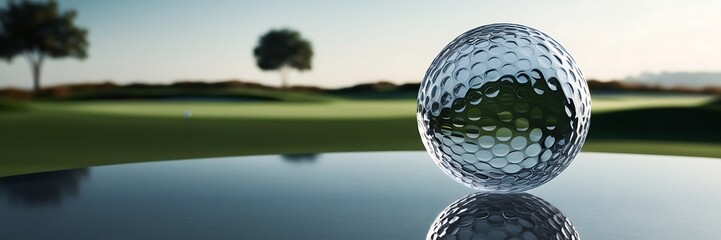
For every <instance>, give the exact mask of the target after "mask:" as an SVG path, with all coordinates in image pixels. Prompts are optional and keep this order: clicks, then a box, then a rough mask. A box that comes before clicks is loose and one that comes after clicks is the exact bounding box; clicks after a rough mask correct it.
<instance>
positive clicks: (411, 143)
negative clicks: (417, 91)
mask: <svg viewBox="0 0 721 240" xmlns="http://www.w3.org/2000/svg"><path fill="white" fill-rule="evenodd" d="M662 99H664V100H663V101H661V100H660V99H659V97H658V96H655V97H654V96H601V97H596V98H594V99H593V105H594V112H593V113H594V116H593V118H592V119H597V120H600V121H601V122H597V123H594V124H592V125H591V126H592V127H591V133H590V134H589V138H588V141H587V144H586V145H585V146H584V149H583V150H584V151H603V152H626V153H647V154H668V155H689V156H704V157H721V143H720V142H721V141H719V140H718V139H719V137H718V136H719V135H721V134H718V133H717V132H716V130H708V129H697V128H698V127H707V126H713V125H714V124H715V123H712V122H691V123H687V124H686V125H677V124H676V123H675V122H678V121H681V120H683V118H684V117H688V116H690V117H694V116H695V117H696V118H698V119H696V120H694V121H721V119H718V116H721V115H720V114H718V111H717V110H709V109H707V108H704V107H701V106H702V105H703V104H705V103H706V102H708V101H709V100H710V99H711V97H706V96H681V97H672V98H671V99H666V98H662ZM659 101H660V102H659ZM659 104H660V105H663V104H667V105H668V106H674V107H673V108H668V109H669V110H664V109H666V108H658V107H659V106H660V105H659ZM649 107H656V108H649ZM632 109H639V110H632ZM642 109H644V110H643V111H646V113H642V114H636V113H639V112H640V110H642ZM674 109H675V110H674ZM0 110H1V109H0ZM647 110H648V111H647ZM186 111H191V112H192V117H190V118H184V117H183V116H184V114H186ZM669 111H671V112H675V113H674V114H673V115H674V116H675V117H676V118H668V117H667V116H665V115H666V113H668V112H669ZM634 114H635V115H634ZM627 119H633V120H634V121H627ZM659 119H660V120H659ZM663 119H667V120H669V121H672V122H668V123H667V122H665V121H662V120H663ZM592 121H595V120H592ZM674 121H675V122H674ZM648 123H654V124H648ZM675 124H676V125H675ZM674 126H679V127H677V128H674ZM697 126H698V127H697ZM655 128H664V129H665V130H664V131H658V129H655ZM0 133H1V134H2V138H0V176H7V175H15V174H21V173H29V172H38V171H48V170H57V169H67V168H77V167H85V166H97V165H108V164H118V163H131V162H144V161H160V160H174V159H190V158H207V157H221V156H237V155H258V154H291V153H310V152H343V151H392V150H422V149H423V146H422V145H421V142H420V138H419V137H418V132H417V127H416V120H415V101H413V100H410V99H400V100H327V101H316V102H283V101H275V102H257V101H256V102H229V101H226V102H208V101H195V102H182V101H71V102H41V103H31V104H29V105H27V106H22V107H16V108H13V110H2V111H0ZM659 139H661V140H659ZM699 139H701V140H703V141H701V142H699V141H697V140H699Z"/></svg>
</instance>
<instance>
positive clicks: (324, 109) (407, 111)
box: [37, 95, 713, 119]
mask: <svg viewBox="0 0 721 240" xmlns="http://www.w3.org/2000/svg"><path fill="white" fill-rule="evenodd" d="M712 99H713V97H712V96H704V95H680V96H654V95H648V96H646V95H631V96H628V95H620V96H619V95H600V96H597V97H594V98H593V102H592V106H593V107H592V108H593V113H603V112H609V111H619V110H628V109H639V108H650V107H693V106H700V105H702V104H705V103H707V102H709V101H711V100H712ZM37 107H38V108H41V109H44V110H62V111H76V112H82V113H97V114H113V115H125V116H139V117H171V118H179V117H182V116H183V114H184V113H185V112H186V111H190V112H192V115H193V117H194V118H253V119H268V118H278V119H289V118H290V119H321V118H329V119H368V118H395V117H412V116H415V111H416V106H415V100H411V99H401V100H355V101H354V100H328V101H319V102H230V101H228V102H180V101H82V102H62V103H44V104H38V105H37Z"/></svg>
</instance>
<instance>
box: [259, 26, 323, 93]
mask: <svg viewBox="0 0 721 240" xmlns="http://www.w3.org/2000/svg"><path fill="white" fill-rule="evenodd" d="M253 55H255V59H256V64H257V65H258V67H259V68H260V69H261V70H280V71H281V78H282V81H283V87H286V85H287V83H286V74H287V73H286V70H287V69H288V68H295V69H297V70H299V71H304V70H308V69H310V68H311V58H312V57H313V47H312V45H311V43H310V42H309V41H308V40H306V39H304V38H303V37H302V36H301V35H300V33H299V32H298V31H295V30H292V29H288V28H284V29H273V30H270V31H269V32H267V33H266V34H264V35H262V36H260V38H259V40H258V45H257V46H256V47H255V49H254V50H253Z"/></svg>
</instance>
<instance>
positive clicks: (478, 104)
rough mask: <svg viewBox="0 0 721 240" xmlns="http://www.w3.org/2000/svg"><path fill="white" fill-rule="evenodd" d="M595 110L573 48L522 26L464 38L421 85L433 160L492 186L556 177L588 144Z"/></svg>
mask: <svg viewBox="0 0 721 240" xmlns="http://www.w3.org/2000/svg"><path fill="white" fill-rule="evenodd" d="M590 117H591V97H590V94H589V92H588V85H587V84H586V80H585V79H584V78H583V74H582V73H581V70H580V69H579V68H578V66H577V65H576V62H575V61H574V60H573V58H572V57H571V55H570V54H569V53H568V52H567V51H566V50H565V49H564V48H563V47H562V46H561V45H560V44H559V43H558V42H556V40H554V39H552V38H551V37H549V36H548V35H546V34H544V33H542V32H540V31H538V30H536V29H533V28H530V27H526V26H523V25H518V24H508V23H500V24H490V25H485V26H481V27H478V28H475V29H472V30H470V31H468V32H466V33H463V34H461V35H460V36H458V37H457V38H456V39H455V40H453V41H452V42H451V43H449V44H448V46H446V47H445V48H443V50H442V51H441V53H440V54H438V56H437V57H436V58H435V59H434V60H433V62H432V64H431V66H430V67H429V68H428V71H427V72H426V75H425V77H424V78H423V82H422V83H421V87H420V90H419V92H418V108H417V121H418V131H419V132H420V135H421V139H422V141H423V144H424V146H425V147H426V150H427V151H428V153H429V154H430V155H431V158H433V160H434V161H435V162H436V164H437V165H438V166H439V167H440V168H441V169H442V170H443V171H444V172H445V173H446V174H448V175H449V176H451V177H452V178H453V179H454V180H456V181H458V182H460V183H462V184H464V185H466V186H468V187H471V188H474V189H478V190H484V191H499V192H517V191H525V190H528V189H531V188H534V187H537V186H540V185H542V184H544V183H546V182H548V181H549V180H551V179H553V178H554V177H555V176H557V175H558V174H559V173H561V171H563V170H564V169H565V168H566V167H567V166H568V165H569V164H570V163H571V161H572V160H573V158H574V157H575V156H576V154H577V153H578V152H579V151H580V149H581V146H582V145H583V142H584V141H585V139H586V134H587V133H588V127H589V124H590Z"/></svg>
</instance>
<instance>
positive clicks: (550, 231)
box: [426, 193, 579, 240]
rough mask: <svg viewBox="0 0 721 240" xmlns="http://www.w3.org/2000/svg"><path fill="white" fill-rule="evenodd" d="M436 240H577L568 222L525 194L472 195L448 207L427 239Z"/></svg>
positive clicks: (552, 209) (537, 199)
mask: <svg viewBox="0 0 721 240" xmlns="http://www.w3.org/2000/svg"><path fill="white" fill-rule="evenodd" d="M426 239H428V240H439V239H454V240H455V239H579V237H578V232H576V229H574V227H573V225H572V224H571V222H570V221H569V220H568V219H567V218H566V217H565V216H564V215H563V213H561V211H559V210H558V209H557V208H555V207H553V206H552V205H551V204H549V203H548V202H546V201H543V199H540V198H538V197H535V196H533V195H530V194H527V193H513V194H493V193H475V194H471V195H468V196H466V197H464V198H462V199H460V200H458V201H456V202H454V203H452V204H451V205H450V206H448V207H447V208H446V209H445V210H443V212H441V214H440V215H438V217H437V218H436V220H435V221H434V222H433V225H431V229H430V230H429V231H428V235H427V237H426Z"/></svg>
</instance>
